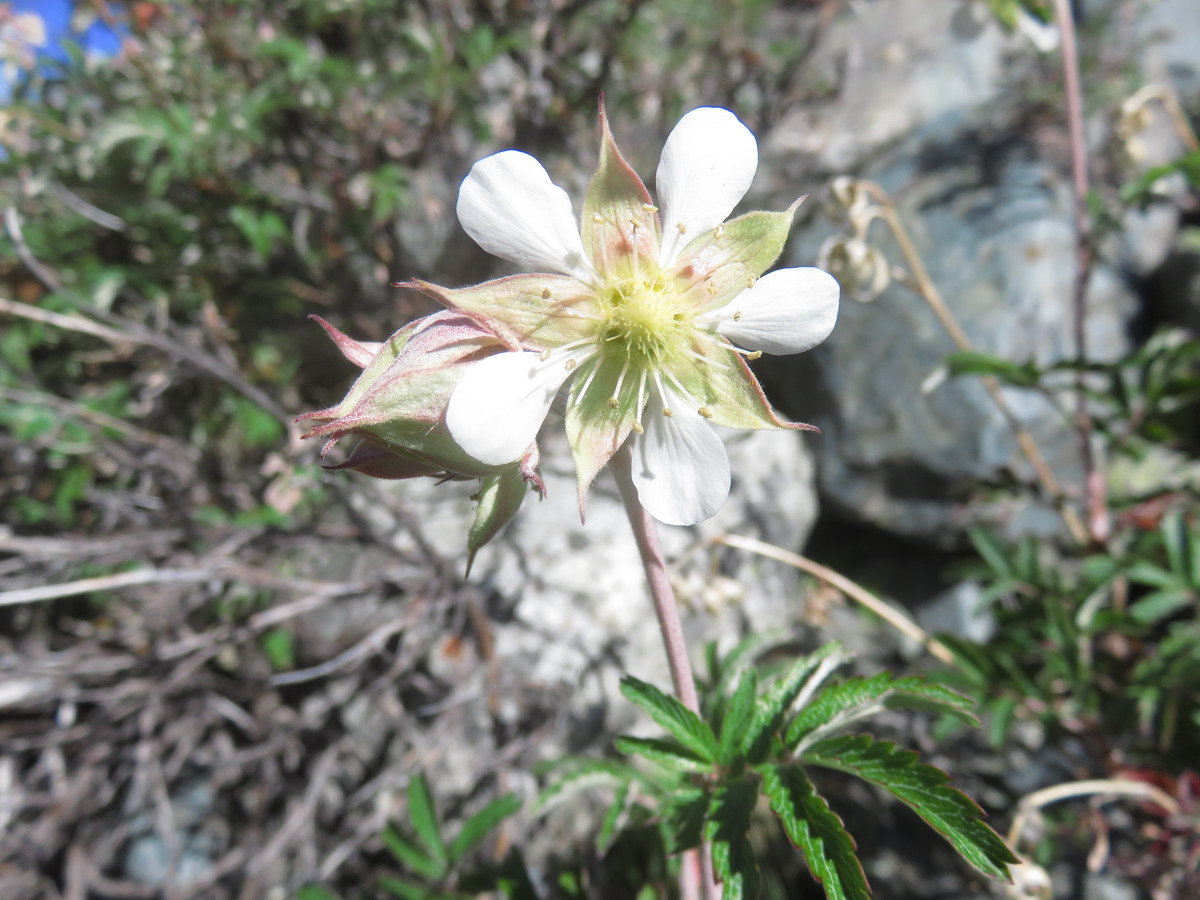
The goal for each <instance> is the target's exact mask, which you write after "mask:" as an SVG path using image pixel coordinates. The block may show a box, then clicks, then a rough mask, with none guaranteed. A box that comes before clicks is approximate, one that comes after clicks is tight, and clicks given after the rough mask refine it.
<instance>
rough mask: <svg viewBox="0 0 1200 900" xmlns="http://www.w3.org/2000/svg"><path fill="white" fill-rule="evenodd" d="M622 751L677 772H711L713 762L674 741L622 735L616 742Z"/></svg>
mask: <svg viewBox="0 0 1200 900" xmlns="http://www.w3.org/2000/svg"><path fill="white" fill-rule="evenodd" d="M613 743H614V744H615V745H616V748H617V749H618V750H620V751H621V752H622V753H636V754H638V755H639V756H644V757H645V758H646V759H648V760H650V761H651V762H654V763H658V764H659V765H660V766H665V767H666V768H668V769H674V770H675V771H677V772H709V771H712V767H713V764H712V763H711V762H710V761H708V760H706V759H704V758H703V757H701V756H699V755H697V754H695V753H693V752H691V751H690V750H688V749H686V748H684V747H681V746H680V745H679V744H677V743H676V742H674V741H663V740H658V739H657V738H639V737H632V736H630V735H621V736H620V737H618V738H617V739H616V740H615V741H614V742H613Z"/></svg>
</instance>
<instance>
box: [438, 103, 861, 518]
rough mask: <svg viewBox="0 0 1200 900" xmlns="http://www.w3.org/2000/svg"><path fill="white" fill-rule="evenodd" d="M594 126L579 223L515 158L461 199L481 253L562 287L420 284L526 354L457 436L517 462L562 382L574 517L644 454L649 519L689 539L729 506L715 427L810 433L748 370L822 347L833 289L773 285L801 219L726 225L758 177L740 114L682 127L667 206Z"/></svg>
mask: <svg viewBox="0 0 1200 900" xmlns="http://www.w3.org/2000/svg"><path fill="white" fill-rule="evenodd" d="M600 123H601V132H602V137H601V154H600V167H599V170H598V171H597V173H596V175H595V176H594V177H593V179H592V181H591V184H590V185H589V188H588V192H587V196H586V198H585V200H584V205H583V213H582V217H581V221H580V224H579V225H577V224H576V219H575V215H574V211H573V208H572V204H571V200H570V198H569V197H568V196H567V194H566V192H565V191H564V190H562V188H560V187H558V186H557V185H555V184H554V183H553V182H552V181H551V180H550V176H549V175H548V174H547V172H546V170H545V169H544V168H543V167H542V165H541V164H540V163H539V162H538V161H537V160H536V159H534V158H533V157H532V156H529V155H528V154H525V153H521V152H518V151H514V150H507V151H504V152H502V153H497V154H495V155H493V156H489V157H487V158H486V159H483V160H480V161H479V162H478V163H476V164H475V166H474V167H473V168H472V169H471V172H470V174H469V175H468V176H467V178H466V180H465V181H464V182H463V184H462V187H461V189H460V191H459V198H458V217H459V220H460V221H461V222H462V225H463V228H464V229H465V230H466V231H467V233H468V234H469V235H470V236H471V237H472V238H474V240H475V241H476V242H477V243H478V244H479V245H480V246H481V247H483V249H485V250H487V251H488V252H490V253H493V254H495V255H496V256H499V257H502V258H504V259H507V260H510V261H512V262H516V263H518V264H520V265H522V266H526V267H529V268H531V269H538V270H542V271H544V272H549V273H555V274H535V275H516V276H511V277H508V278H501V279H498V280H496V281H491V282H486V283H484V284H481V285H478V286H475V287H469V288H462V289H448V288H442V287H438V286H436V285H432V284H428V283H425V282H417V283H416V284H415V286H416V287H418V288H419V289H421V290H423V291H425V292H426V293H427V294H429V295H430V296H432V297H435V298H436V299H438V300H439V301H441V302H442V303H444V304H446V305H447V306H448V307H450V308H452V309H455V310H458V311H460V312H463V313H466V314H468V315H472V316H476V317H478V318H480V319H481V320H483V319H486V320H487V322H488V324H489V326H490V327H492V328H494V329H496V331H497V333H500V334H503V335H505V336H506V337H507V338H508V339H509V340H510V341H512V342H515V343H516V344H518V345H519V346H520V347H522V348H523V349H521V350H518V351H508V352H502V353H497V354H495V355H494V356H491V357H489V358H487V359H484V360H481V361H480V362H477V363H474V364H473V365H472V366H471V368H470V369H469V370H468V372H467V373H466V375H464V376H463V378H462V381H461V382H460V383H459V384H458V386H457V388H455V390H454V393H453V394H452V396H451V398H450V403H449V406H448V408H447V413H446V422H447V425H448V427H449V429H450V433H451V435H452V436H453V437H454V439H455V440H456V441H457V442H458V443H459V445H460V446H461V447H462V448H463V449H464V450H465V451H466V452H467V453H469V454H470V455H471V456H473V457H475V458H476V459H478V460H480V461H481V462H484V463H488V464H492V465H499V464H502V463H507V462H511V461H512V460H515V459H518V458H520V457H521V456H522V454H523V453H524V452H525V451H526V449H527V448H528V447H529V445H530V444H531V443H532V442H533V440H534V438H535V437H536V435H537V432H538V429H539V428H540V426H541V424H542V422H543V420H544V419H545V418H546V415H547V413H548V412H549V410H550V406H551V404H552V403H553V401H554V399H555V397H556V395H557V394H558V393H559V390H560V388H562V387H563V386H564V384H567V383H568V382H569V393H568V395H567V401H566V426H567V433H568V438H569V440H570V443H571V449H572V453H573V455H574V457H575V463H576V470H577V473H578V482H579V496H580V504H581V508H582V503H583V497H584V495H585V493H586V490H587V488H588V486H589V485H590V484H591V482H592V479H593V478H594V477H595V476H596V473H597V472H599V470H600V469H601V468H602V467H603V466H604V465H605V463H607V462H608V460H609V459H610V458H611V456H612V455H613V453H615V452H616V451H617V450H618V449H619V448H620V447H621V445H622V444H623V443H624V442H625V441H626V440H633V441H634V444H633V453H634V467H633V478H634V483H635V484H636V486H637V490H638V497H639V499H640V501H641V503H642V505H643V506H644V507H645V508H646V509H647V510H648V511H649V512H650V514H651V515H653V516H654V517H655V518H657V519H659V520H660V521H662V522H665V523H668V524H673V525H690V524H693V523H695V522H698V521H701V520H703V519H706V518H708V517H709V516H711V515H713V514H714V513H715V512H716V511H717V510H718V509H719V508H720V506H721V504H722V503H723V502H724V500H725V497H726V496H727V494H728V492H729V482H730V471H729V459H728V456H727V455H726V452H725V447H724V444H723V443H722V441H721V439H720V437H719V436H718V435H717V434H716V433H715V432H714V431H713V429H712V428H711V425H713V424H716V425H726V426H731V427H735V428H811V426H807V425H799V424H795V423H788V422H784V421H782V420H780V419H779V418H778V416H776V414H775V413H774V411H773V410H772V409H771V407H770V405H769V404H768V403H767V401H766V398H765V397H764V396H763V393H762V390H761V388H760V387H759V385H758V382H757V381H756V380H755V378H754V376H753V374H752V373H751V372H750V369H749V368H748V367H747V365H746V363H745V360H744V357H749V358H756V357H757V356H759V355H761V354H762V353H772V354H788V353H799V352H801V351H803V350H807V349H809V348H810V347H813V346H815V345H816V344H818V343H820V342H821V341H822V340H824V339H825V338H826V337H827V336H828V335H829V333H830V331H831V330H832V329H833V325H834V322H835V320H836V318H837V307H838V285H837V282H836V281H835V280H834V279H833V278H832V277H830V276H829V275H828V274H826V273H825V272H823V271H821V270H819V269H814V268H792V269H781V270H778V271H775V272H772V273H770V274H769V275H766V276H762V273H763V272H764V271H765V270H766V269H767V268H768V267H769V266H770V265H771V264H772V263H773V262H774V261H775V260H776V258H777V257H778V256H779V254H780V252H781V251H782V249H783V245H784V242H785V240H786V238H787V231H788V227H789V225H790V222H791V218H792V214H793V212H794V209H795V207H794V206H793V207H792V208H791V209H788V210H787V211H785V212H778V213H771V212H755V213H749V214H747V215H744V216H741V217H739V218H736V219H733V220H731V221H729V222H724V220H725V217H726V216H728V215H729V213H730V212H731V211H732V210H733V208H734V207H735V206H736V205H737V204H738V202H739V201H740V200H741V199H742V197H743V196H744V195H745V193H746V191H747V189H748V188H749V186H750V182H751V180H752V179H753V177H754V173H755V170H756V168H757V166H758V148H757V144H756V142H755V140H754V136H753V135H752V134H751V133H750V131H749V130H748V129H747V128H746V127H745V126H744V125H743V124H742V123H741V122H740V121H738V119H737V118H736V117H735V116H734V115H733V113H731V112H729V111H728V110H725V109H717V108H711V107H706V108H701V109H696V110H693V111H692V112H690V113H688V114H687V115H686V116H684V117H683V119H681V120H680V122H679V123H678V124H677V125H676V126H675V129H674V130H673V131H672V132H671V134H670V136H669V137H668V138H667V142H666V146H665V147H664V148H663V153H662V159H661V161H660V163H659V166H658V173H657V189H658V195H659V204H658V206H656V205H654V204H653V203H652V202H651V199H650V195H649V193H648V192H647V191H646V188H645V186H644V185H643V184H642V182H641V180H640V179H639V178H638V177H637V175H636V173H634V172H633V170H632V169H631V168H630V167H629V166H628V164H627V163H626V162H625V160H624V159H623V158H622V156H621V154H620V151H619V150H618V149H617V147H616V144H615V142H614V141H613V139H612V135H611V133H610V132H609V129H608V123H607V119H606V118H605V116H604V112H603V110H601V116H600ZM723 222H724V224H722V223H723ZM760 276H762V277H761V278H760Z"/></svg>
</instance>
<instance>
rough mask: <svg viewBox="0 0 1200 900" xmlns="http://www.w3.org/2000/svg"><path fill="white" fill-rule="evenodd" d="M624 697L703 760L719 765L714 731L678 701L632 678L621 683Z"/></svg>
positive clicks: (650, 685) (630, 676)
mask: <svg viewBox="0 0 1200 900" xmlns="http://www.w3.org/2000/svg"><path fill="white" fill-rule="evenodd" d="M621 693H622V694H624V695H625V697H626V699H628V700H630V701H632V702H633V703H636V704H637V705H638V706H640V707H641V708H642V710H643V711H644V712H645V713H646V714H647V715H649V716H650V718H652V719H653V720H654V721H655V722H657V723H658V724H659V725H661V726H662V727H663V728H665V729H667V731H669V732H670V733H671V735H672V736H673V737H674V738H675V740H677V741H679V743H681V744H683V746H684V747H686V748H687V749H689V750H691V751H692V752H693V753H695V754H696V755H697V756H699V757H700V758H701V759H704V760H706V761H708V762H715V761H716V759H717V739H716V736H715V735H713V731H712V728H711V727H710V726H709V724H708V723H707V722H705V721H704V720H703V719H701V718H700V717H699V716H698V715H696V714H695V713H694V712H692V711H691V710H690V709H688V708H687V707H686V706H684V705H683V704H682V703H680V702H679V701H678V700H676V699H675V698H674V697H672V696H670V695H668V694H664V693H663V692H662V691H660V690H659V689H658V688H656V687H655V686H654V685H652V684H647V683H646V682H644V681H640V680H639V679H637V678H634V677H633V676H632V675H626V676H625V677H624V678H622V679H621Z"/></svg>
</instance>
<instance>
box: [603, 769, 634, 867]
mask: <svg viewBox="0 0 1200 900" xmlns="http://www.w3.org/2000/svg"><path fill="white" fill-rule="evenodd" d="M630 788H631V785H630V783H629V782H626V783H625V784H624V785H623V786H622V787H621V788H620V790H618V791H617V792H616V794H615V796H614V797H613V801H612V803H610V804H609V805H608V809H606V810H605V811H604V819H603V820H602V821H601V822H600V831H599V832H598V833H597V834H596V849H597V850H599V851H600V852H601V853H607V852H608V849H609V847H611V846H612V842H613V838H615V837H616V835H617V832H618V831H619V830H620V827H621V823H622V822H623V821H624V820H625V817H626V814H627V812H628V810H629V794H630Z"/></svg>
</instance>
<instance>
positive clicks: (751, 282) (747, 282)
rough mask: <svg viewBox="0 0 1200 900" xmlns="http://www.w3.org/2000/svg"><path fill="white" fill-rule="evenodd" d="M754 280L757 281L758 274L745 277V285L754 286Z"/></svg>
mask: <svg viewBox="0 0 1200 900" xmlns="http://www.w3.org/2000/svg"><path fill="white" fill-rule="evenodd" d="M756 281H758V276H757V275H751V276H750V277H749V278H747V279H746V287H748V288H752V287H754V282H756Z"/></svg>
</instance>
